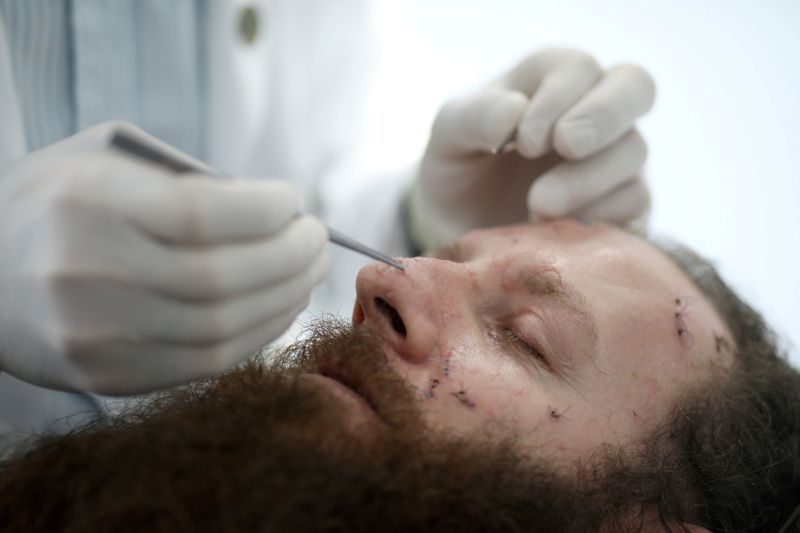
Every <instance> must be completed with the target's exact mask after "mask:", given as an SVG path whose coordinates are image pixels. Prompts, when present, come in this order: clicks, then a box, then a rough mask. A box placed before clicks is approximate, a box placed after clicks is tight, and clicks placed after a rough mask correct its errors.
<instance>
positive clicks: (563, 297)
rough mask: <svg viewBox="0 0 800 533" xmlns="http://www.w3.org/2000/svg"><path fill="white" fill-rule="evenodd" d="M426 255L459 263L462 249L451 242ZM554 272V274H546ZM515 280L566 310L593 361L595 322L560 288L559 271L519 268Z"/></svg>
mask: <svg viewBox="0 0 800 533" xmlns="http://www.w3.org/2000/svg"><path fill="white" fill-rule="evenodd" d="M428 255H429V256H430V257H435V258H437V259H445V260H448V261H456V262H460V261H462V260H463V258H464V250H463V247H462V246H461V241H456V242H455V243H453V244H449V245H445V246H439V247H437V248H434V249H432V250H430V251H429V252H428ZM552 272H555V274H556V277H557V278H558V279H557V280H556V279H553V276H552V275H548V273H552ZM516 283H518V285H519V286H520V287H523V288H524V289H525V290H526V291H527V292H528V293H529V294H530V295H531V296H535V297H537V298H545V299H547V300H550V301H552V302H555V303H556V304H558V305H559V306H560V307H561V308H562V309H566V310H567V311H568V312H569V314H570V316H571V318H572V320H573V323H575V324H576V325H577V327H578V332H579V334H580V336H581V337H582V338H581V343H580V344H581V346H582V347H585V348H586V350H585V351H586V352H587V354H586V355H587V357H588V358H589V360H591V361H596V360H597V344H598V334H597V322H596V321H595V320H594V317H593V316H592V314H591V313H590V312H589V311H588V310H587V306H586V303H585V298H583V296H581V295H580V294H579V293H578V292H577V291H575V290H574V289H571V288H570V287H569V286H567V287H566V288H565V287H564V283H563V280H562V278H561V274H560V273H559V272H558V271H553V270H545V271H542V270H534V269H531V268H526V269H524V270H523V271H522V273H521V275H520V276H519V278H518V279H517V280H516Z"/></svg>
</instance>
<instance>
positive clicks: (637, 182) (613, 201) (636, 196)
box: [575, 177, 650, 224]
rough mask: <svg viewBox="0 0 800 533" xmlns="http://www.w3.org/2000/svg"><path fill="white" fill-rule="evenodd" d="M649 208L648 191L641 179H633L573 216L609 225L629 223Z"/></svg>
mask: <svg viewBox="0 0 800 533" xmlns="http://www.w3.org/2000/svg"><path fill="white" fill-rule="evenodd" d="M649 208H650V190H649V188H648V187H647V184H646V183H645V182H644V180H642V179H641V178H638V177H637V178H633V179H631V180H630V181H628V182H626V183H623V184H622V185H620V186H619V187H617V188H616V189H614V190H612V191H609V192H608V193H606V195H605V196H603V197H601V198H599V199H597V200H595V201H594V202H592V203H590V204H588V205H586V206H584V207H583V208H581V209H580V210H579V211H578V212H577V213H575V215H577V216H579V217H581V218H585V219H588V220H602V221H603V222H608V223H611V224H623V223H626V222H630V221H632V220H634V219H636V218H638V217H640V216H641V215H643V214H644V213H646V212H647V211H648V209H649Z"/></svg>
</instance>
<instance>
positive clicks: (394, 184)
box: [0, 0, 410, 432]
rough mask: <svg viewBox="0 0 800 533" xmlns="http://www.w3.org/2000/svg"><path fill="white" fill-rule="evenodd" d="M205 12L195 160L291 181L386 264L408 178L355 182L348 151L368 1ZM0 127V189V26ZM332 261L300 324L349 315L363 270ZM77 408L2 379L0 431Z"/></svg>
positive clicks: (6, 70) (288, 1)
mask: <svg viewBox="0 0 800 533" xmlns="http://www.w3.org/2000/svg"><path fill="white" fill-rule="evenodd" d="M246 5H251V6H252V5H255V6H256V8H257V9H258V12H259V14H260V20H259V31H261V32H266V35H261V36H260V37H259V38H258V39H257V40H256V41H255V42H254V43H252V44H247V43H245V42H244V41H243V40H242V38H241V35H239V33H238V21H239V17H240V13H241V9H243V7H244V6H246ZM208 8H209V10H210V11H209V16H208V28H207V31H208V35H209V40H208V67H207V68H208V70H207V76H208V80H207V81H208V85H207V87H208V89H207V90H208V94H207V95H206V106H207V116H206V117H205V136H206V138H205V146H206V153H205V154H203V155H202V157H203V159H205V160H206V161H207V162H208V163H209V164H211V165H212V166H214V167H216V168H218V169H220V170H221V171H223V172H225V173H228V174H234V175H237V176H245V177H262V176H264V177H278V178H284V179H291V180H293V182H294V183H295V184H296V185H297V186H298V187H299V188H300V189H301V190H302V192H303V193H304V198H306V202H307V204H306V209H307V210H309V211H313V212H317V213H319V214H321V215H322V216H323V217H324V218H325V219H326V220H328V221H329V223H330V224H331V226H333V227H336V228H337V229H339V230H341V231H344V232H347V233H349V234H351V235H352V236H353V237H355V238H357V239H360V240H362V241H363V242H366V243H368V244H371V245H373V246H376V247H378V248H381V249H383V250H384V251H386V252H387V253H391V254H400V253H402V251H403V249H404V244H405V240H404V236H403V233H402V231H401V230H400V226H399V224H398V220H399V208H398V203H399V202H398V199H399V197H400V195H401V194H402V192H403V190H404V187H405V181H406V179H407V177H408V176H409V175H410V173H409V172H404V171H399V174H398V175H397V176H383V177H382V178H375V177H372V178H370V179H368V180H367V181H364V175H365V172H364V169H359V168H357V166H356V165H357V163H354V162H355V161H358V160H359V159H360V158H359V157H358V155H357V150H355V147H356V146H357V145H358V132H359V131H360V127H359V124H360V122H359V119H358V117H359V108H360V106H361V103H362V102H363V99H364V96H365V94H366V91H367V90H368V86H367V85H366V83H365V79H368V74H369V71H370V67H371V66H374V65H375V63H376V61H377V60H378V57H379V53H378V44H377V43H378V42H379V40H377V39H375V38H374V36H372V35H370V32H369V29H370V19H369V17H370V14H369V11H368V10H367V2H366V1H365V0H350V1H337V2H327V1H320V0H272V1H268V0H256V1H254V0H247V1H244V0H229V1H227V2H222V1H219V2H217V1H214V2H209V3H208ZM0 116H2V119H0V179H2V168H3V167H4V166H5V165H6V164H8V162H10V161H12V160H14V159H15V158H17V157H21V156H23V155H24V154H25V151H26V149H25V140H24V139H25V132H24V130H23V121H22V120H21V119H20V113H19V105H18V101H17V95H16V94H15V88H14V84H13V83H12V79H11V65H10V61H9V57H8V50H7V46H6V37H5V35H4V29H3V25H2V24H0ZM165 140H167V141H169V139H165ZM377 191H380V194H373V193H375V192H377ZM356 202H357V203H356ZM354 206H358V207H357V208H355V207H354ZM331 253H332V255H333V268H332V272H331V276H330V278H329V280H328V282H327V283H326V284H325V285H324V286H323V287H321V288H320V289H319V290H317V291H316V292H315V295H314V300H313V302H312V305H311V307H310V309H309V311H308V312H306V313H305V314H304V315H302V316H301V322H306V321H307V320H308V319H309V317H310V316H317V315H319V314H320V313H321V312H323V311H325V312H331V313H338V314H343V315H345V316H349V313H350V309H351V307H352V301H353V296H354V289H353V282H354V277H355V272H356V271H357V269H358V267H359V266H361V265H363V264H366V263H367V262H368V261H367V260H365V259H363V258H361V257H360V256H357V255H354V254H353V253H351V252H347V251H343V250H339V249H334V248H332V249H331ZM298 331H299V327H297V326H295V327H294V328H293V330H292V332H293V333H297V332H298ZM285 338H286V337H285ZM82 405H83V406H85V405H86V404H85V398H84V401H83V403H82V402H81V401H79V400H75V397H74V396H73V395H69V394H67V393H60V392H55V391H46V390H45V389H41V388H38V387H33V386H31V385H28V384H25V383H22V382H20V381H19V380H16V379H15V378H12V377H11V376H8V375H7V374H0V427H2V425H3V424H6V426H11V427H12V428H14V429H16V430H18V431H23V432H29V431H37V432H40V431H45V430H47V429H55V430H60V429H62V428H63V427H65V425H66V426H67V427H68V426H69V425H70V421H69V420H68V421H67V423H66V424H65V423H64V421H63V420H62V422H61V424H59V425H58V426H53V425H52V424H53V422H54V421H56V420H61V419H62V417H64V416H66V415H69V414H71V413H74V412H75V410H76V409H80V408H81V406H82ZM81 420H82V419H77V420H74V419H73V421H72V424H71V425H74V424H75V423H80V422H81Z"/></svg>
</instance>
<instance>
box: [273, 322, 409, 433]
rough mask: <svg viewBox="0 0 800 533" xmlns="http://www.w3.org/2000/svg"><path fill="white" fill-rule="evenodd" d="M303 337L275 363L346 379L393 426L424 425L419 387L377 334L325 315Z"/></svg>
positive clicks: (290, 371) (289, 371)
mask: <svg viewBox="0 0 800 533" xmlns="http://www.w3.org/2000/svg"><path fill="white" fill-rule="evenodd" d="M303 337H304V338H303V340H301V341H298V342H296V343H295V344H292V345H290V346H288V347H286V348H284V349H282V350H280V351H279V352H277V353H273V354H271V355H270V356H269V357H270V360H271V366H272V367H273V368H275V369H276V370H278V371H279V372H281V373H283V374H284V375H289V376H294V377H297V376H299V375H301V374H303V373H314V374H320V375H322V376H326V377H328V378H331V379H334V380H336V381H338V382H340V383H342V384H343V385H345V386H346V387H348V388H350V389H351V390H353V391H354V392H355V393H356V394H358V395H360V396H361V397H362V398H364V400H366V402H367V403H368V404H369V405H370V407H372V409H373V410H374V411H375V412H376V413H377V415H378V416H379V418H381V419H382V420H383V421H384V422H385V423H386V424H387V425H388V426H389V427H390V428H392V429H402V428H413V429H416V430H422V429H424V424H423V422H422V416H421V414H420V413H421V411H420V408H419V404H420V399H419V397H418V394H417V391H416V390H415V389H414V387H412V386H411V385H409V384H408V382H407V381H406V380H405V379H404V378H403V377H402V376H401V375H400V374H399V373H398V372H397V371H396V370H395V369H394V368H393V367H392V365H391V363H390V359H389V357H388V356H387V354H386V352H385V350H384V349H383V347H382V344H381V338H380V336H379V335H377V333H375V332H374V331H372V330H369V329H367V328H365V327H361V326H359V327H354V326H353V325H352V324H350V323H349V322H347V321H345V320H343V319H340V318H338V317H325V318H323V319H319V320H317V321H315V322H314V323H312V324H311V325H310V326H309V327H308V328H306V330H305V331H304V333H303Z"/></svg>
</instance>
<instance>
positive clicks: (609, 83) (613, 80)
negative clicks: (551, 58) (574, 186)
mask: <svg viewBox="0 0 800 533" xmlns="http://www.w3.org/2000/svg"><path fill="white" fill-rule="evenodd" d="M654 99H655V82H654V81H653V79H652V78H651V77H650V75H649V74H648V73H647V72H646V71H645V70H644V69H643V68H641V67H639V66H637V65H620V66H617V67H614V68H612V69H611V70H609V71H608V72H606V74H605V75H604V76H603V77H602V78H601V79H600V81H598V82H597V84H596V85H595V86H594V87H593V88H592V89H591V90H590V91H589V92H588V93H587V94H586V95H585V96H584V97H583V98H582V99H581V100H580V101H578V103H577V104H575V105H574V107H572V109H570V110H569V111H567V112H566V113H565V114H564V115H562V116H561V118H559V119H558V121H557V122H556V125H555V128H554V130H553V146H554V148H555V150H556V152H557V153H558V154H559V155H560V156H562V157H564V158H566V159H570V160H577V159H583V158H585V157H587V156H589V155H592V154H595V153H597V152H599V151H601V150H603V149H604V148H606V147H608V146H609V145H611V144H612V143H614V142H615V141H617V140H618V139H619V138H620V137H622V136H623V135H624V134H625V133H626V132H628V131H630V130H631V128H632V127H633V124H634V122H635V121H636V119H637V118H639V117H640V116H642V115H643V114H645V113H646V112H647V111H648V110H650V108H651V107H652V105H653V100H654Z"/></svg>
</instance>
